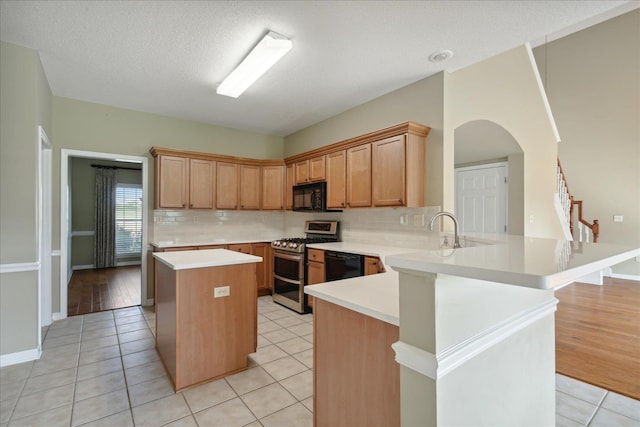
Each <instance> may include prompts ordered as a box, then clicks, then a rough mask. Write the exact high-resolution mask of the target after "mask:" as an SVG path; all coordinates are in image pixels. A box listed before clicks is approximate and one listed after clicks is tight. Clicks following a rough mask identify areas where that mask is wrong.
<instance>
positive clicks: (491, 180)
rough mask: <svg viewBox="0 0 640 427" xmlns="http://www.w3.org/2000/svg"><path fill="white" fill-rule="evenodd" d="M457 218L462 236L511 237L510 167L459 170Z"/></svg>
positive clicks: (477, 167)
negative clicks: (509, 206) (508, 216)
mask: <svg viewBox="0 0 640 427" xmlns="http://www.w3.org/2000/svg"><path fill="white" fill-rule="evenodd" d="M456 216H457V217H458V220H459V222H460V232H461V233H497V234H505V233H507V166H506V164H503V163H501V164H492V165H482V166H471V167H466V168H459V169H456Z"/></svg>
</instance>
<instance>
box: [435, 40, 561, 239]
mask: <svg viewBox="0 0 640 427" xmlns="http://www.w3.org/2000/svg"><path fill="white" fill-rule="evenodd" d="M447 88H448V90H447V91H446V92H445V94H446V95H445V106H446V108H445V126H444V128H445V135H444V146H445V147H451V146H452V145H453V138H454V132H453V130H454V129H456V128H457V127H458V126H460V125H462V124H464V123H468V122H471V121H473V120H490V121H493V122H495V123H497V124H498V125H500V126H502V127H503V128H504V129H505V130H507V131H508V132H509V133H510V134H511V135H512V136H513V137H514V138H515V140H516V141H517V142H518V144H519V145H520V147H521V148H522V151H523V152H524V165H523V170H524V177H523V179H524V200H523V216H524V218H522V220H523V222H524V235H525V236H532V237H547V238H557V239H564V234H563V229H562V224H561V222H560V219H559V218H558V216H557V214H556V211H555V208H554V194H555V188H556V157H557V138H556V134H555V129H554V125H553V122H551V121H550V120H549V115H548V110H547V108H546V107H545V97H544V93H543V92H542V91H541V90H540V86H539V84H538V75H537V69H536V68H535V63H533V62H532V57H531V56H530V50H529V49H528V48H527V47H526V46H522V47H519V48H516V49H512V50H510V51H508V52H505V53H502V54H500V55H496V56H494V57H492V58H489V59H487V60H485V61H482V62H479V63H477V64H474V65H471V66H469V67H466V68H464V69H462V70H459V71H456V72H455V73H452V74H451V75H450V79H449V81H448V84H447ZM448 151H449V150H448V149H447V154H446V156H445V164H444V168H445V170H444V173H443V176H444V181H445V188H449V189H451V190H450V191H449V192H448V193H445V198H444V201H443V207H444V208H445V209H447V208H448V207H453V205H454V200H453V198H454V197H453V190H452V189H453V186H448V185H447V183H448V182H453V179H452V176H453V155H452V154H451V153H449V152H448ZM510 175H511V174H510ZM530 218H533V222H531V221H530ZM510 222H511V220H510Z"/></svg>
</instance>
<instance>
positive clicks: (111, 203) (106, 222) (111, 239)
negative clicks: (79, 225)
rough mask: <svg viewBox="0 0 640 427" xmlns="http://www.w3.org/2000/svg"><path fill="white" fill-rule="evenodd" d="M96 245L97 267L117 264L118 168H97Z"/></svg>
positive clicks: (95, 259) (95, 260) (94, 252)
mask: <svg viewBox="0 0 640 427" xmlns="http://www.w3.org/2000/svg"><path fill="white" fill-rule="evenodd" d="M95 207H96V210H95V224H96V228H95V230H96V233H95V246H94V250H93V260H94V264H95V267H96V268H105V267H115V265H116V255H115V254H116V170H115V169H107V168H96V203H95Z"/></svg>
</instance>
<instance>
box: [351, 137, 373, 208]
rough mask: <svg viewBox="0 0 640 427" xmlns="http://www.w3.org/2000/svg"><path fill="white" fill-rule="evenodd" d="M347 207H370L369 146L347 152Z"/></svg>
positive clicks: (365, 145) (361, 146) (354, 148)
mask: <svg viewBox="0 0 640 427" xmlns="http://www.w3.org/2000/svg"><path fill="white" fill-rule="evenodd" d="M346 182H347V207H349V208H355V207H368V206H371V144H364V145H359V146H357V147H353V148H350V149H349V150H347V176H346Z"/></svg>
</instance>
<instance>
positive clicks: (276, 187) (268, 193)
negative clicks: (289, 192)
mask: <svg viewBox="0 0 640 427" xmlns="http://www.w3.org/2000/svg"><path fill="white" fill-rule="evenodd" d="M262 209H270V210H278V209H284V166H263V167H262Z"/></svg>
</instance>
